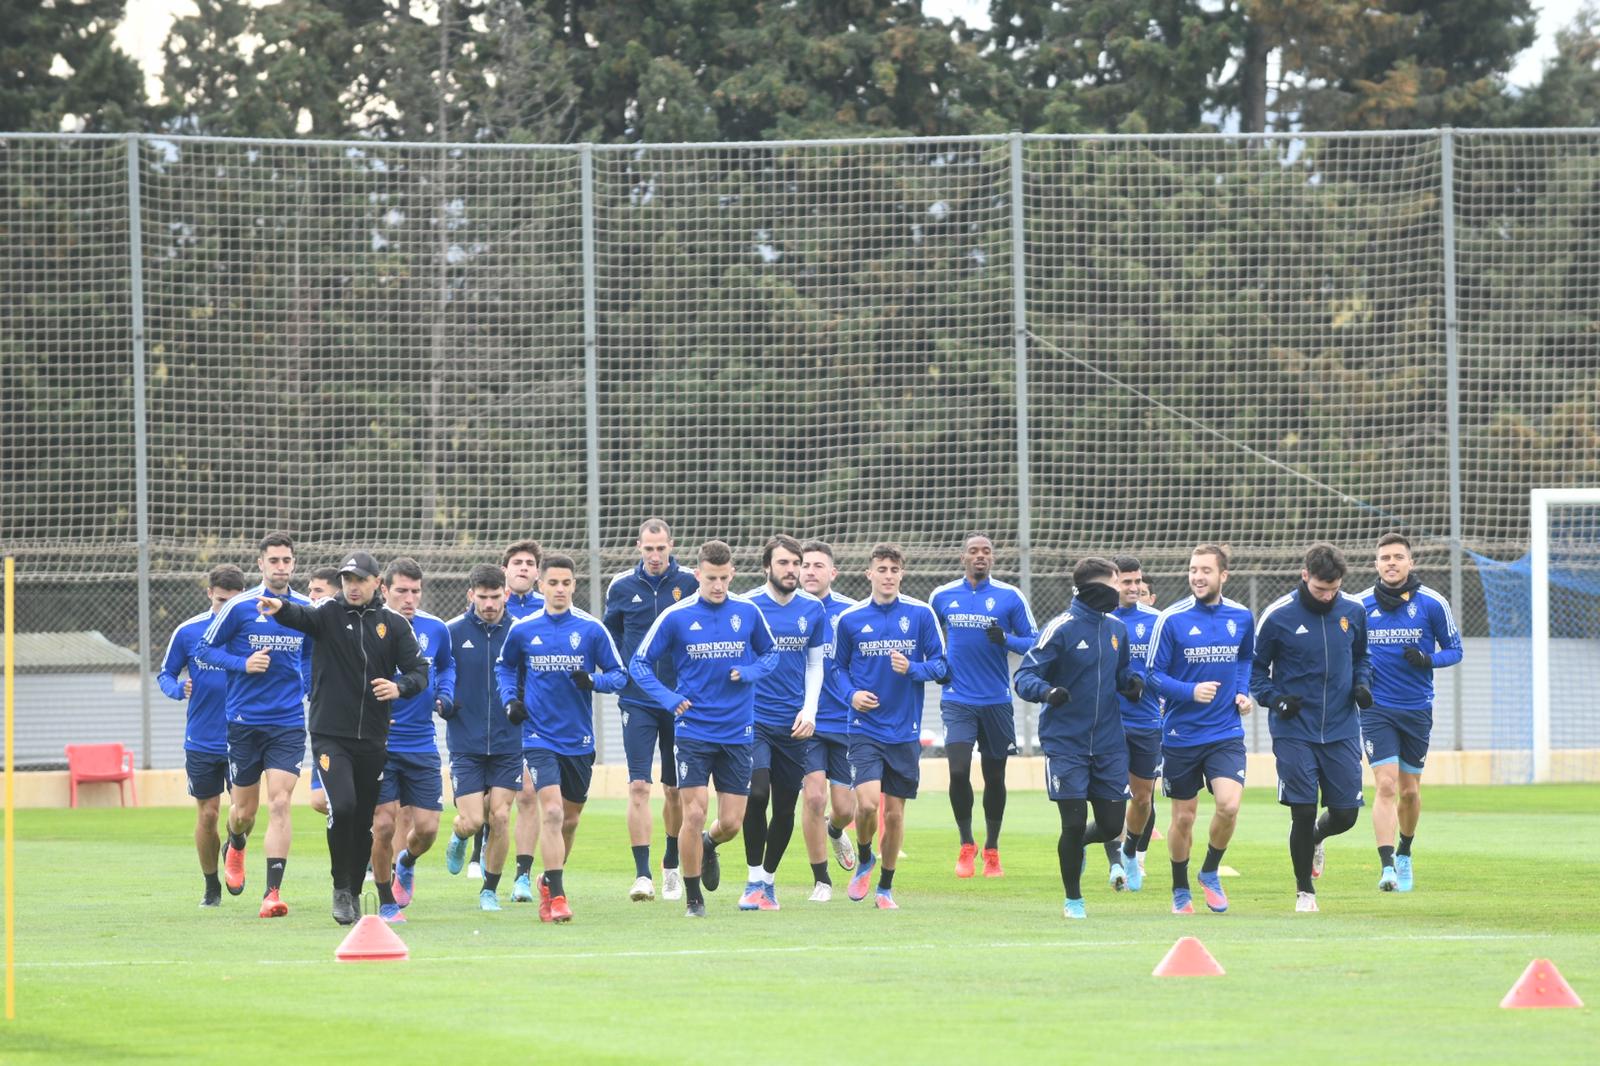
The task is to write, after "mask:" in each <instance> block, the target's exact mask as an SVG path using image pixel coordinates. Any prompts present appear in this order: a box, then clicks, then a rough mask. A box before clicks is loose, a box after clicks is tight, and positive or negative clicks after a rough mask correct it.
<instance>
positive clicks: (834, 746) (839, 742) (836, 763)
mask: <svg viewBox="0 0 1600 1066" xmlns="http://www.w3.org/2000/svg"><path fill="white" fill-rule="evenodd" d="M807 743H809V744H810V745H811V746H810V747H809V748H807V749H806V773H808V774H814V773H816V772H817V771H819V770H820V771H821V772H822V773H824V774H826V775H828V780H829V781H831V782H833V783H834V784H836V785H838V786H839V787H840V788H849V787H850V736H849V734H847V733H816V734H813V735H812V737H811V739H810V740H809V741H808V742H807Z"/></svg>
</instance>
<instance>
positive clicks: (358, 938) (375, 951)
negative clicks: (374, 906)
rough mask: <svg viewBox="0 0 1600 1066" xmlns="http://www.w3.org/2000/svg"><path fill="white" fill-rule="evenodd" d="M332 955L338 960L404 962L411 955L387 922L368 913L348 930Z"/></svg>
mask: <svg viewBox="0 0 1600 1066" xmlns="http://www.w3.org/2000/svg"><path fill="white" fill-rule="evenodd" d="M333 957H334V958H336V959H338V960H339V961H340V962H404V961H405V960H406V959H408V958H410V957H411V950H410V949H409V948H407V947H406V943H405V941H404V940H401V939H400V938H399V937H398V936H396V935H395V932H394V930H393V929H390V928H389V923H388V922H386V921H384V920H383V919H382V918H379V917H378V916H377V915H376V914H369V915H367V916H366V917H365V918H362V919H361V920H360V921H359V922H357V923H356V927H355V928H354V929H352V930H350V935H349V936H347V937H345V938H344V943H342V944H340V945H339V948H338V950H337V951H335V952H334V953H333Z"/></svg>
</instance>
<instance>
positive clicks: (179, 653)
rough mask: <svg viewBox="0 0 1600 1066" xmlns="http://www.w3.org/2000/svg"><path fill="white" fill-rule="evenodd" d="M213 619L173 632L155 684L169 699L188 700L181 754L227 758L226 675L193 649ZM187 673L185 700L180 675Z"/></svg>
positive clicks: (201, 618) (189, 622)
mask: <svg viewBox="0 0 1600 1066" xmlns="http://www.w3.org/2000/svg"><path fill="white" fill-rule="evenodd" d="M214 617H215V615H213V614H212V613H211V612H210V611H205V612H202V613H201V614H197V615H195V616H194V617H193V618H189V619H186V620H185V621H184V622H183V623H182V624H181V625H179V626H178V628H177V629H174V630H173V631H172V639H170V640H168V641H167V654H166V657H165V658H164V659H162V661H161V672H160V673H159V674H157V675H156V683H157V684H159V685H160V686H161V691H162V692H165V693H166V694H167V696H168V697H169V698H170V699H175V700H182V699H187V700H188V701H189V706H188V707H187V708H186V710H185V712H184V723H183V750H184V751H195V752H200V753H202V754H205V755H226V754H228V719H227V713H226V705H227V699H228V672H227V671H226V670H224V669H223V668H222V667H220V666H214V665H213V664H211V663H208V662H206V661H205V660H203V659H201V658H200V657H199V656H197V655H196V654H195V648H196V646H197V645H198V644H199V643H200V640H201V638H202V637H204V636H205V633H206V630H207V629H209V628H210V626H211V621H212V619H213V618H214ZM184 671H188V673H189V680H190V681H192V682H194V684H193V686H192V690H191V691H190V693H189V695H188V696H187V697H186V696H184V694H183V681H182V679H181V678H179V677H178V675H179V674H181V673H183V672H184Z"/></svg>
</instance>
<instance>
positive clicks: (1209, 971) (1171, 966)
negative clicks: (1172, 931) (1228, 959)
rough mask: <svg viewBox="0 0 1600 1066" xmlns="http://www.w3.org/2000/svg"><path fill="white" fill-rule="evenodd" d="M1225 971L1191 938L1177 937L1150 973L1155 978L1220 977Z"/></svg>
mask: <svg viewBox="0 0 1600 1066" xmlns="http://www.w3.org/2000/svg"><path fill="white" fill-rule="evenodd" d="M1226 972H1227V971H1226V970H1224V969H1223V968H1222V964H1221V963H1219V962H1217V960H1216V959H1214V958H1212V956H1211V952H1209V951H1207V950H1206V946H1205V945H1204V944H1202V943H1200V941H1199V940H1197V939H1195V938H1194V937H1192V936H1185V937H1179V938H1178V942H1177V943H1176V944H1174V945H1172V950H1171V951H1168V952H1167V955H1166V958H1164V959H1162V960H1161V961H1160V962H1159V963H1158V964H1157V965H1156V968H1155V970H1153V971H1152V973H1153V974H1154V975H1155V976H1156V977H1221V976H1222V975H1223V974H1224V973H1226Z"/></svg>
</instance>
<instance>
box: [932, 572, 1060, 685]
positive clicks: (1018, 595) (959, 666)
mask: <svg viewBox="0 0 1600 1066" xmlns="http://www.w3.org/2000/svg"><path fill="white" fill-rule="evenodd" d="M928 605H929V606H930V607H932V608H933V614H934V617H936V618H938V619H939V624H940V626H942V627H943V628H944V637H945V646H946V649H947V650H946V653H945V654H946V656H947V657H948V659H949V661H950V682H949V684H947V685H945V686H944V698H945V700H947V701H948V702H950V703H965V704H970V705H972V706H977V707H986V706H994V705H996V704H1001V703H1010V702H1011V660H1010V659H1009V658H1008V656H1007V653H1008V652H1016V653H1017V654H1018V655H1026V654H1027V653H1028V651H1029V650H1030V649H1031V648H1032V647H1033V644H1034V638H1036V637H1037V636H1038V635H1039V627H1038V625H1036V624H1035V623H1034V620H1033V612H1032V611H1031V610H1029V609H1028V601H1027V600H1025V599H1024V598H1023V596H1022V590H1021V589H1019V588H1017V587H1016V586H1015V585H1008V584H1006V583H1005V582H1004V581H996V580H994V579H993V578H987V577H986V578H984V579H983V580H981V581H979V582H978V584H977V585H976V586H973V585H971V584H969V583H968V581H967V579H966V578H965V577H959V578H957V579H956V580H954V581H951V582H949V583H947V584H944V585H940V586H939V587H938V588H936V589H934V590H933V592H931V593H930V594H929V595H928ZM995 622H999V623H1000V625H1001V626H1002V627H1003V628H1004V629H1005V633H1006V642H1005V644H1004V645H1000V644H993V643H991V642H990V641H989V627H990V626H991V625H993V624H994V623H995Z"/></svg>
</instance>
